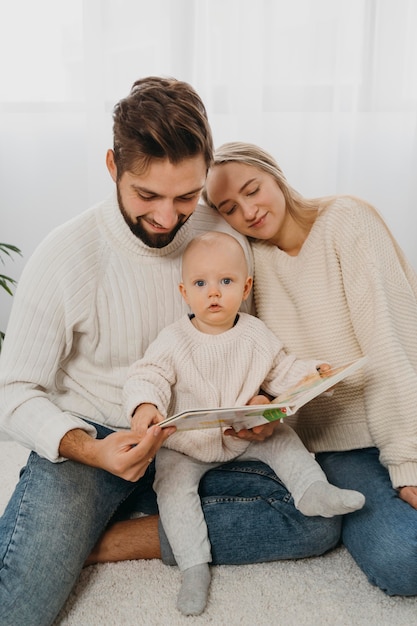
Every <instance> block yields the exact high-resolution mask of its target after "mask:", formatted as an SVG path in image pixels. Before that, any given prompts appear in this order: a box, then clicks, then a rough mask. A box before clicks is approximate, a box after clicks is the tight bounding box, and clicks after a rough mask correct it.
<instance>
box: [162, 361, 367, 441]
mask: <svg viewBox="0 0 417 626" xmlns="http://www.w3.org/2000/svg"><path fill="white" fill-rule="evenodd" d="M365 362H366V357H361V358H360V359H357V360H356V361H352V362H351V363H348V364H345V365H341V366H339V367H335V368H332V369H330V370H328V371H327V372H325V373H324V374H319V373H318V372H317V373H316V374H311V375H310V376H306V377H305V378H303V379H302V380H300V381H299V382H298V383H297V384H296V385H294V386H293V387H291V388H290V389H287V390H286V391H285V392H284V393H281V394H280V395H279V396H277V397H276V398H274V399H273V400H271V404H252V405H246V406H235V407H223V408H216V409H204V408H203V409H195V410H190V411H183V412H182V413H177V414H176V415H172V416H171V417H167V418H166V419H165V420H163V421H162V422H160V423H159V426H161V427H162V428H164V427H166V426H176V428H177V430H195V429H198V428H215V427H219V426H221V427H228V428H230V427H232V428H234V429H235V430H236V431H239V430H242V428H253V427H254V426H260V425H261V424H267V423H268V422H274V421H275V420H281V419H283V418H285V417H287V416H288V415H294V413H296V412H297V411H298V410H299V409H300V408H301V407H302V406H303V405H304V404H307V402H310V400H313V398H315V397H317V396H318V395H320V394H321V393H323V392H324V391H328V390H329V389H330V388H331V387H334V385H336V384H337V383H338V382H340V381H341V380H343V379H344V378H346V377H347V376H350V375H351V374H353V373H354V372H356V371H357V370H358V369H359V368H361V367H363V365H364V364H365Z"/></svg>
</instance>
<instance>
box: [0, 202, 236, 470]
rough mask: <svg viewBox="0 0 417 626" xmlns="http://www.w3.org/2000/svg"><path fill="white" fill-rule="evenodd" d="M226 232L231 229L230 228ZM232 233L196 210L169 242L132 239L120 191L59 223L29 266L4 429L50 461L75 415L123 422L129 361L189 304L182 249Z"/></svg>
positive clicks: (3, 386)
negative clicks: (203, 236)
mask: <svg viewBox="0 0 417 626" xmlns="http://www.w3.org/2000/svg"><path fill="white" fill-rule="evenodd" d="M227 228H228V229H229V232H230V231H231V229H230V228H229V227H228V226H227ZM219 229H221V230H225V222H224V220H222V219H221V218H220V217H219V216H218V215H216V213H215V211H213V210H212V209H207V208H205V207H198V208H197V210H196V212H195V213H194V214H193V215H192V216H191V218H190V219H189V220H188V221H187V223H186V224H185V225H184V226H183V227H182V228H181V229H180V230H179V232H178V233H177V235H176V237H175V238H174V240H173V241H172V242H171V243H170V244H169V245H168V246H166V247H165V248H161V249H157V248H149V247H147V246H146V245H144V244H143V243H142V242H141V241H140V240H139V239H138V238H137V237H135V236H134V235H133V234H132V233H131V231H130V229H129V227H128V226H127V224H126V223H125V221H124V218H123V216H122V215H121V213H120V210H119V206H118V204H117V199H116V194H115V193H114V194H113V195H112V197H111V198H109V199H108V200H107V201H105V202H103V203H101V204H99V205H97V206H95V207H93V208H92V209H90V210H88V211H85V212H84V213H82V214H80V215H79V216H77V217H75V218H74V219H72V220H71V221H69V222H67V223H66V224H64V225H62V226H60V227H59V228H57V229H56V230H54V231H53V232H52V233H51V234H50V235H49V236H48V237H47V238H46V240H45V241H44V242H43V243H42V244H41V245H40V246H39V247H38V249H37V250H36V251H35V253H34V254H33V256H32V258H31V259H30V260H29V261H28V263H27V264H26V267H25V269H24V271H23V274H22V276H21V279H20V280H19V285H18V288H17V291H16V294H15V296H14V302H13V310H12V314H11V317H10V321H9V325H8V327H7V332H6V340H5V343H4V346H3V349H2V354H1V359H0V406H1V411H0V430H4V431H5V432H7V433H8V434H9V435H10V436H11V437H12V438H13V439H15V440H17V441H19V442H20V443H22V444H23V445H25V446H27V447H29V448H31V449H33V450H35V451H36V452H38V453H39V454H40V455H41V456H44V457H46V458H48V459H50V460H51V461H59V460H62V459H61V458H60V457H59V455H58V447H59V443H60V440H61V438H62V437H63V436H64V435H65V433H66V432H68V431H69V430H71V429H73V428H83V429H84V430H87V431H89V432H91V434H93V435H94V434H95V429H94V428H93V427H89V426H88V425H87V424H86V422H85V421H83V420H81V419H80V417H78V416H83V417H86V418H88V419H90V420H92V421H94V422H98V423H101V424H105V425H107V426H109V427H112V428H116V429H117V428H123V427H125V426H126V418H125V415H124V412H123V407H122V387H123V384H124V382H125V379H126V376H127V371H128V368H129V366H130V365H131V364H132V363H134V362H135V361H136V360H137V359H139V358H141V357H142V355H143V353H144V352H145V350H146V348H147V347H148V344H149V343H150V342H151V341H152V340H153V339H155V337H156V336H157V335H158V333H159V331H160V330H162V328H164V327H165V326H167V325H168V324H171V323H172V322H174V321H175V320H177V319H179V318H180V317H181V316H182V315H183V314H184V313H185V312H186V311H187V306H186V305H185V303H184V302H183V299H182V297H181V295H180V293H179V290H178V283H179V281H180V266H181V256H182V252H183V250H184V248H185V246H186V245H187V243H188V241H190V239H192V238H193V237H194V236H195V235H196V234H198V233H199V232H204V231H207V230H219Z"/></svg>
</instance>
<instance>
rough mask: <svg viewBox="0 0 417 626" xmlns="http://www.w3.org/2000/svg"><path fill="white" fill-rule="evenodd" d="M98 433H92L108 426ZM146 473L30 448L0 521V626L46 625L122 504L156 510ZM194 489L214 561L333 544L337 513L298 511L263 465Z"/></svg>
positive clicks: (236, 468) (208, 479)
mask: <svg viewBox="0 0 417 626" xmlns="http://www.w3.org/2000/svg"><path fill="white" fill-rule="evenodd" d="M97 429H98V431H99V436H101V437H102V436H105V435H106V434H108V433H109V432H110V431H108V430H107V429H105V428H103V427H100V426H97ZM153 475H154V468H153V467H151V468H150V469H149V471H148V472H147V473H146V475H145V476H144V477H143V478H142V479H141V480H140V481H138V482H137V483H130V482H127V481H124V480H122V479H120V478H117V477H115V476H113V475H111V474H109V473H107V472H105V471H102V470H97V469H94V468H90V467H87V466H84V465H81V464H79V463H75V462H72V461H65V462H63V463H59V464H54V463H51V462H50V461H47V460H45V459H42V458H40V457H39V456H38V455H37V454H35V453H32V454H31V455H30V457H29V460H28V463H27V466H26V468H25V469H24V471H23V472H22V474H21V479H20V481H19V483H18V485H17V487H16V490H15V492H14V494H13V496H12V498H11V500H10V502H9V504H8V506H7V508H6V511H5V513H4V515H3V517H2V518H1V519H0V624H1V625H2V626H17V625H19V626H20V625H22V626H23V625H24V626H35V625H36V626H47V625H48V624H51V623H52V622H53V620H54V618H55V617H56V615H57V614H58V612H59V611H60V609H61V607H62V606H63V604H64V603H65V601H66V599H67V597H68V595H69V594H70V592H71V589H72V587H73V586H74V584H75V582H76V581H77V578H78V576H79V573H80V571H81V569H82V566H83V564H84V562H85V559H86V557H87V556H88V554H89V553H90V551H91V549H92V548H93V546H94V545H95V543H96V541H97V540H98V538H99V536H100V535H101V533H102V532H103V530H104V529H105V527H106V526H107V524H108V523H109V522H110V521H111V520H112V518H114V516H115V515H117V516H120V514H121V512H120V511H121V508H122V509H123V513H124V514H126V513H127V512H128V510H127V509H128V508H129V506H130V507H132V506H133V508H134V509H135V510H141V511H143V512H145V513H156V512H157V508H156V498H155V494H154V492H153V490H152V482H153ZM201 495H202V501H203V510H204V513H205V516H206V520H207V524H208V528H209V535H210V539H211V542H212V547H213V559H214V563H237V564H238V563H253V562H257V561H271V560H276V559H291V558H301V557H307V556H314V555H318V554H322V553H324V552H326V551H327V550H329V549H331V548H332V547H334V546H335V545H336V544H337V543H338V541H339V537H340V518H335V519H324V518H319V517H315V518H313V517H311V518H308V517H304V516H303V515H302V514H301V513H299V512H298V511H297V510H296V509H295V508H294V505H293V502H292V498H291V496H290V495H289V493H288V492H287V490H286V489H285V487H283V485H282V484H281V483H280V481H279V480H278V479H277V477H276V476H275V475H274V473H273V472H272V471H271V470H270V469H269V468H268V467H267V466H265V465H263V464H262V463H255V462H247V463H230V464H228V465H225V466H222V467H220V468H218V469H216V470H214V471H211V472H209V473H208V474H207V475H206V476H205V477H204V479H203V481H202V485H201ZM161 539H162V541H161V545H165V549H166V540H164V539H163V538H161ZM166 560H169V555H168V556H167V559H166ZM141 582H142V584H144V585H145V584H146V581H138V584H141ZM115 601H117V598H115Z"/></svg>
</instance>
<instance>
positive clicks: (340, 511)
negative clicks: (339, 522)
mask: <svg viewBox="0 0 417 626" xmlns="http://www.w3.org/2000/svg"><path fill="white" fill-rule="evenodd" d="M364 504H365V496H364V495H363V494H362V493H360V492H359V491H353V490H351V489H339V487H335V486H334V485H331V484H330V483H328V482H325V481H316V482H314V483H312V484H311V485H310V487H308V488H307V490H306V491H305V493H304V494H303V496H302V497H301V499H300V501H299V503H298V506H297V509H298V510H299V511H301V513H303V514H304V515H308V516H314V515H321V517H333V516H334V515H344V514H345V513H351V512H352V511H357V510H358V509H361V508H362V507H363V505H364Z"/></svg>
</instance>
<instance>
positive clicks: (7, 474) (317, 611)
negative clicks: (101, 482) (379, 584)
mask: <svg viewBox="0 0 417 626" xmlns="http://www.w3.org/2000/svg"><path fill="white" fill-rule="evenodd" d="M26 457H27V451H25V450H24V449H23V448H22V447H21V446H19V445H17V444H15V443H12V442H6V441H0V476H1V484H0V512H2V511H3V509H4V507H5V505H6V503H7V500H8V498H9V496H10V494H11V492H12V490H13V487H14V485H15V483H16V481H17V478H18V472H19V469H20V467H21V466H22V465H23V464H24V462H25V459H26ZM179 584H180V574H179V572H178V570H177V568H172V567H166V566H165V565H163V564H162V563H161V562H160V561H156V560H155V561H128V562H124V563H111V564H110V563H109V564H105V565H96V566H93V567H89V568H86V569H85V570H83V572H82V573H81V575H80V578H79V580H78V582H77V584H76V586H75V587H74V589H73V592H72V594H71V596H70V597H69V598H68V601H67V603H66V605H65V606H64V607H63V609H62V611H61V613H60V615H59V617H58V618H57V620H56V622H55V625H54V626H121V625H123V626H141V625H146V626H160V625H161V626H162V625H164V626H165V625H168V626H182V625H185V624H186V625H187V626H193V625H194V624H196V625H198V626H200V625H205V624H211V625H212V626H223V625H224V626H238V625H239V626H255V625H256V626H272V625H278V624H279V625H280V626H327V625H329V626H411V625H413V624H417V598H401V597H394V598H390V597H388V596H386V595H384V594H383V593H382V592H381V591H380V590H379V589H376V588H375V587H373V586H371V585H370V584H369V583H368V581H367V580H366V577H365V576H364V574H362V572H361V571H360V570H359V568H358V567H357V566H356V564H355V563H354V561H353V560H352V558H351V557H350V555H349V554H348V553H347V551H346V550H345V549H344V548H343V547H340V548H337V549H336V550H333V551H332V552H330V553H329V554H326V555H325V556H323V557H318V558H313V559H305V560H302V561H281V562H274V563H263V564H256V565H245V566H230V565H229V566H216V567H213V569H212V585H211V590H210V598H209V603H208V606H207V609H206V611H205V612H204V613H203V615H201V616H198V617H183V616H181V615H180V614H179V613H178V611H177V610H176V608H175V602H176V596H177V592H178V589H179ZM19 626H24V625H19Z"/></svg>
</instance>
